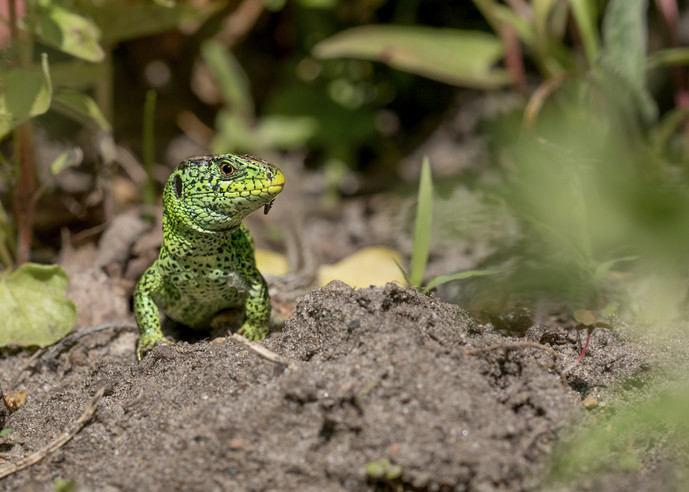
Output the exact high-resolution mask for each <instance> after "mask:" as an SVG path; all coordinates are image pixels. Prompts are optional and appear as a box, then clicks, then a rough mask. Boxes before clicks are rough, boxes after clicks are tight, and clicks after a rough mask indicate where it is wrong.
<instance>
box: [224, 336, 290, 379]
mask: <svg viewBox="0 0 689 492" xmlns="http://www.w3.org/2000/svg"><path fill="white" fill-rule="evenodd" d="M230 338H231V339H232V340H234V341H235V342H239V343H241V344H243V345H246V346H247V347H249V348H250V349H251V350H253V351H254V352H256V353H257V354H258V355H260V356H261V357H263V358H265V359H268V360H269V361H271V362H275V363H276V364H282V365H283V366H287V368H288V369H289V370H291V371H296V370H298V369H299V366H297V365H296V364H295V363H294V362H292V361H290V360H288V359H286V358H285V357H283V356H281V355H278V354H276V353H275V352H273V351H272V350H269V349H267V348H266V347H264V346H263V345H261V344H260V343H256V342H252V341H251V340H247V339H246V338H244V337H243V336H241V335H239V334H238V333H233V334H232V336H231V337H230Z"/></svg>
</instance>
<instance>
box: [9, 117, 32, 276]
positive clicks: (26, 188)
mask: <svg viewBox="0 0 689 492" xmlns="http://www.w3.org/2000/svg"><path fill="white" fill-rule="evenodd" d="M14 141H15V149H14V151H15V152H16V155H17V156H18V159H16V160H15V162H17V163H18V168H19V186H18V187H17V189H16V190H15V192H14V221H15V224H16V225H17V265H21V264H22V263H25V262H27V261H29V258H30V256H31V239H32V237H33V224H34V217H35V215H36V203H35V202H34V194H35V192H36V167H35V165H34V160H35V159H34V148H33V124H32V122H31V121H26V122H24V123H22V124H21V125H19V126H18V127H17V128H16V130H15V140H14Z"/></svg>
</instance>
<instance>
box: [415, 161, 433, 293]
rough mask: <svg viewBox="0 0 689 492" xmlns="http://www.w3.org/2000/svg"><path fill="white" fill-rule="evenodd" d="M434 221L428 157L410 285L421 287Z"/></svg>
mask: <svg viewBox="0 0 689 492" xmlns="http://www.w3.org/2000/svg"><path fill="white" fill-rule="evenodd" d="M432 220H433V180H432V178H431V165H430V164H429V162H428V157H424V159H423V164H422V165H421V179H420V180H419V196H418V203H417V204H416V221H415V223H414V245H413V249H412V254H411V266H410V267H409V283H410V284H411V285H414V286H417V287H420V286H421V281H422V280H423V272H424V271H425V270H426V263H428V252H429V250H430V244H431V222H432Z"/></svg>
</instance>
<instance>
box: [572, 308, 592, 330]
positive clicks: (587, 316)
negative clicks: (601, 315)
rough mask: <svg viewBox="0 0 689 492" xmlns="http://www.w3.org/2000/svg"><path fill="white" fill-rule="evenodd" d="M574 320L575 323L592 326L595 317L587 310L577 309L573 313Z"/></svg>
mask: <svg viewBox="0 0 689 492" xmlns="http://www.w3.org/2000/svg"><path fill="white" fill-rule="evenodd" d="M574 319H575V320H576V321H577V323H581V324H582V325H586V326H593V325H594V324H595V323H596V315H595V314H594V313H593V311H589V310H588V309H577V310H576V311H574Z"/></svg>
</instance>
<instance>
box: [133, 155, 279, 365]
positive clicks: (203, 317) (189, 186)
mask: <svg viewBox="0 0 689 492" xmlns="http://www.w3.org/2000/svg"><path fill="white" fill-rule="evenodd" d="M284 184H285V176H284V175H283V174H282V172H281V171H280V170H279V169H278V168H276V167H275V166H273V165H271V164H268V163H267V162H264V161H262V160H260V159H257V158H256V157H253V156H250V155H242V156H238V155H233V154H220V155H213V156H200V157H192V158H189V159H187V160H185V161H183V162H182V163H180V164H179V166H177V168H176V169H175V170H174V171H173V172H172V175H171V176H170V179H169V180H168V182H167V184H166V185H165V189H164V191H163V245H162V247H161V248H160V255H159V256H158V259H157V260H156V261H155V263H153V265H151V267H150V268H149V269H148V270H146V272H145V273H144V274H143V276H142V277H141V280H139V283H138V284H137V285H136V290H135V291H134V315H135V317H136V323H137V325H138V326H139V342H138V344H137V347H136V357H137V358H138V359H139V360H141V357H142V356H143V355H144V354H145V353H146V352H148V351H149V350H150V349H152V348H153V347H154V346H155V345H156V344H159V343H167V340H166V339H165V338H164V337H163V332H162V331H161V329H160V316H159V311H162V312H164V313H165V314H166V315H167V316H168V317H169V318H171V319H173V320H175V321H177V322H179V323H182V324H184V325H186V326H189V327H191V328H197V329H203V328H206V329H207V328H208V327H209V325H210V321H211V319H213V317H214V316H215V315H216V314H217V313H218V312H220V311H222V310H224V309H231V308H240V307H242V306H244V309H245V321H244V324H243V325H242V327H241V328H240V329H239V333H241V334H242V335H244V336H245V337H246V338H248V339H250V340H260V339H263V338H265V337H266V335H267V334H268V331H269V329H270V298H269V297H268V288H267V286H266V281H265V280H264V279H263V276H262V275H261V273H260V272H259V271H258V270H257V269H256V262H255V259H254V245H253V240H252V239H251V235H250V234H249V231H248V229H247V228H246V226H244V225H243V224H242V220H243V219H244V218H245V217H246V216H247V215H249V214H250V213H252V212H253V211H255V210H257V209H259V208H261V207H264V206H265V207H266V208H265V212H266V213H268V209H269V208H270V205H271V204H272V201H273V200H274V199H275V197H276V196H277V195H278V194H279V193H280V192H281V191H282V188H283V186H284Z"/></svg>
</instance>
